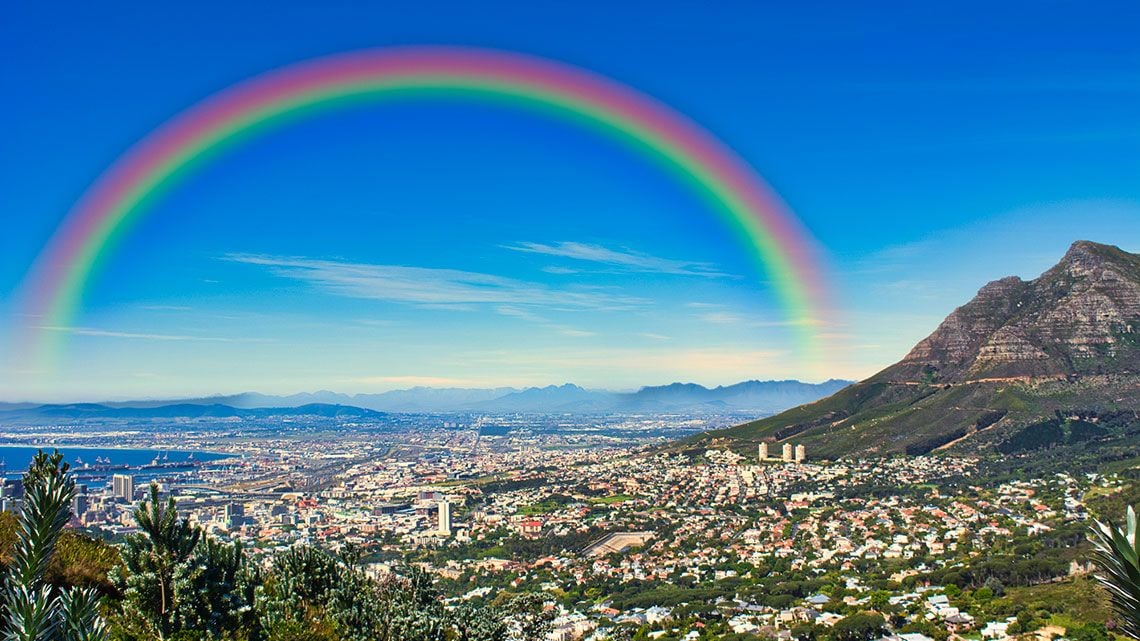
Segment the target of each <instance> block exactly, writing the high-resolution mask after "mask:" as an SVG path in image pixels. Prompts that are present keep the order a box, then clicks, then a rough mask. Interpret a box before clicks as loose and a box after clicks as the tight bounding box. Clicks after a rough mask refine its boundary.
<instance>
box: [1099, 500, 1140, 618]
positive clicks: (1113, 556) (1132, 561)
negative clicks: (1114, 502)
mask: <svg viewBox="0 0 1140 641" xmlns="http://www.w3.org/2000/svg"><path fill="white" fill-rule="evenodd" d="M1089 540H1090V541H1092V544H1093V561H1094V562H1095V563H1096V564H1097V565H1098V566H1100V569H1101V572H1102V573H1101V574H1098V575H1097V577H1096V578H1097V580H1098V581H1100V583H1101V585H1103V586H1104V587H1105V589H1106V590H1108V595H1109V599H1110V601H1111V602H1112V609H1113V610H1114V611H1115V612H1116V614H1117V616H1119V617H1120V627H1119V631H1120V632H1121V633H1123V634H1127V635H1128V636H1130V637H1132V638H1134V639H1140V539H1138V538H1137V536H1136V511H1135V510H1134V509H1132V507H1131V506H1129V507H1128V513H1127V516H1126V518H1125V523H1124V525H1123V526H1121V527H1118V526H1116V525H1115V524H1114V523H1112V522H1111V521H1109V522H1108V523H1101V522H1100V521H1097V522H1096V525H1095V526H1093V528H1092V534H1090V535H1089Z"/></svg>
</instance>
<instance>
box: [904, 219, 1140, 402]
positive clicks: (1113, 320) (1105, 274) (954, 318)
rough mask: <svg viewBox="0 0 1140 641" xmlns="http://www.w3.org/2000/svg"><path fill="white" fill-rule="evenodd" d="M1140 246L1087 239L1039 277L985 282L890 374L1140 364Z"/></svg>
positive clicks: (1006, 372) (939, 377) (1043, 372)
mask: <svg viewBox="0 0 1140 641" xmlns="http://www.w3.org/2000/svg"><path fill="white" fill-rule="evenodd" d="M1137 339H1140V256H1138V255H1136V254H1130V253H1127V252H1124V251H1121V250H1120V249H1118V248H1116V247H1110V246H1108V245H1099V244H1096V243H1091V242H1088V241H1078V242H1076V243H1073V246H1072V247H1071V248H1070V249H1069V251H1068V253H1066V254H1065V256H1064V258H1062V259H1061V262H1060V263H1058V264H1057V265H1056V266H1055V267H1053V268H1052V269H1050V270H1049V271H1047V272H1045V273H1044V274H1042V275H1041V277H1040V278H1037V279H1036V280H1032V281H1023V280H1021V279H1020V278H1017V277H1016V276H1011V277H1009V278H1003V279H1001V280H996V281H994V282H992V283H990V284H988V285H986V286H985V287H983V288H982V289H981V290H980V291H979V292H978V295H977V296H975V297H974V299H973V300H971V301H970V302H969V303H966V304H965V305H963V306H962V307H959V308H958V309H956V310H954V312H953V313H951V314H950V316H948V317H947V318H946V320H945V321H943V323H942V324H941V325H940V326H939V327H938V329H936V330H935V331H934V333H933V334H931V335H930V336H928V337H926V338H925V339H923V340H922V341H920V342H919V343H918V345H916V346H915V347H914V349H913V350H911V352H910V353H909V354H907V355H906V357H904V358H903V360H902V361H900V362H899V363H898V364H897V365H894V366H892V367H890V368H888V369H887V370H886V371H885V372H884V374H885V375H886V376H893V377H899V378H900V379H901V380H910V381H918V380H927V381H938V382H945V383H963V382H969V381H973V380H979V379H985V378H1012V377H1051V376H1052V377H1065V376H1071V375H1081V374H1111V373H1136V372H1137V368H1138V362H1140V352H1138V351H1137V345H1138V343H1140V341H1138V340H1137Z"/></svg>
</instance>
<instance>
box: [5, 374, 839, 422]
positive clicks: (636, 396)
mask: <svg viewBox="0 0 1140 641" xmlns="http://www.w3.org/2000/svg"><path fill="white" fill-rule="evenodd" d="M847 385H850V381H841V380H830V381H825V382H823V383H802V382H800V381H745V382H743V383H737V384H735V385H728V386H719V387H714V388H707V387H704V386H701V385H696V384H694V383H673V384H672V385H663V386H659V387H643V388H641V389H640V390H638V391H636V392H611V391H605V390H587V389H584V388H582V387H579V386H577V385H573V384H569V383H568V384H566V385H550V386H547V387H530V388H525V389H516V388H510V387H503V388H492V389H464V388H450V389H439V388H430V387H416V388H412V389H405V390H396V391H391V392H384V393H382V394H356V395H347V394H339V393H336V392H329V391H320V392H313V393H307V394H294V395H290V396H269V395H265V394H258V393H246V394H236V395H233V396H215V397H209V398H201V399H185V400H178V401H131V402H109V403H79V404H65V405H34V404H28V403H21V404H0V421H3V420H4V419H5V418H8V419H13V418H32V417H40V418H43V419H51V418H75V419H78V418H205V417H216V418H225V417H266V416H283V415H290V414H293V415H317V416H361V417H367V416H376V415H381V414H382V413H395V412H417V413H432V412H486V413H578V414H583V413H609V412H629V413H647V414H662V413H672V412H687V413H702V412H703V413H720V414H723V413H730V412H741V413H745V412H747V413H753V414H759V415H765V414H772V413H775V412H779V411H781V410H784V409H787V408H789V407H793V406H795V405H798V404H802V403H806V402H810V401H813V400H816V399H819V398H822V397H824V396H827V395H828V394H832V393H834V392H836V391H838V390H840V389H842V388H843V387H845V386H847Z"/></svg>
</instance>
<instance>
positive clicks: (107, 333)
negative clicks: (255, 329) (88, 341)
mask: <svg viewBox="0 0 1140 641" xmlns="http://www.w3.org/2000/svg"><path fill="white" fill-rule="evenodd" d="M39 329H43V330H47V331H51V332H64V333H67V334H71V335H73V336H97V337H103V338H126V339H133V340H147V341H193V342H205V343H266V342H270V339H265V338H228V337H224V336H195V335H193V334H151V333H146V332H121V331H116V330H109V329H97V328H94V327H61V326H54V325H44V326H41V327H39Z"/></svg>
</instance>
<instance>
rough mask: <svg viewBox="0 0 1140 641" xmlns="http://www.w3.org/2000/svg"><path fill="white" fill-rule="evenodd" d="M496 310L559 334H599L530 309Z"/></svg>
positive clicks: (582, 336)
mask: <svg viewBox="0 0 1140 641" xmlns="http://www.w3.org/2000/svg"><path fill="white" fill-rule="evenodd" d="M495 311H496V312H498V313H499V314H502V315H503V316H510V317H512V318H519V319H522V320H525V321H528V322H531V323H535V324H538V325H541V326H543V327H546V328H548V329H552V330H554V331H556V332H558V333H559V334H562V335H563V336H573V337H576V338H584V337H589V336H597V334H596V333H595V332H591V331H588V330H584V329H578V328H576V327H569V326H566V325H560V324H558V323H555V322H554V321H551V320H550V319H548V318H546V317H545V316H541V315H539V314H535V313H534V312H531V311H528V310H525V309H520V308H518V307H508V306H500V307H497V308H495Z"/></svg>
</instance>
